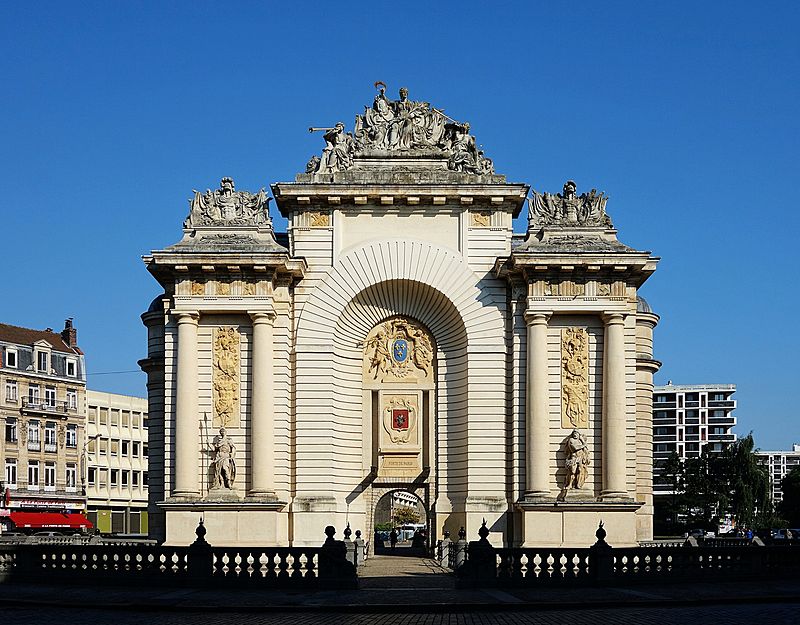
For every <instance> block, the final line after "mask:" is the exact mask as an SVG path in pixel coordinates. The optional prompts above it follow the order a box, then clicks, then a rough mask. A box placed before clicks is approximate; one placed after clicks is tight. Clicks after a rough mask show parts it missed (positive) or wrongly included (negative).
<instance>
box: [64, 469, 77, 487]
mask: <svg viewBox="0 0 800 625" xmlns="http://www.w3.org/2000/svg"><path fill="white" fill-rule="evenodd" d="M77 484H78V469H77V467H76V466H75V465H74V464H68V465H67V469H66V472H65V473H64V485H65V486H66V489H67V492H70V493H71V492H75V490H77Z"/></svg>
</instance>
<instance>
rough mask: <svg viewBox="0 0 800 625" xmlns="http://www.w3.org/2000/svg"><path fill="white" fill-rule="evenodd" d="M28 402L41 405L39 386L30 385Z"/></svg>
mask: <svg viewBox="0 0 800 625" xmlns="http://www.w3.org/2000/svg"><path fill="white" fill-rule="evenodd" d="M28 402H29V403H31V404H38V403H39V385H38V384H30V385H29V386H28Z"/></svg>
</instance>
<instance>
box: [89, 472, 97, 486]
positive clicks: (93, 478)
mask: <svg viewBox="0 0 800 625" xmlns="http://www.w3.org/2000/svg"><path fill="white" fill-rule="evenodd" d="M95 484H97V469H95V468H94V467H89V486H94V485H95Z"/></svg>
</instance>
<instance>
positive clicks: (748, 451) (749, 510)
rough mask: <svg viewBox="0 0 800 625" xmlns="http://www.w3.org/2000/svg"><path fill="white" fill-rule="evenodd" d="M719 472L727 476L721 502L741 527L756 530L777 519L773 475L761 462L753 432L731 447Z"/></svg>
mask: <svg viewBox="0 0 800 625" xmlns="http://www.w3.org/2000/svg"><path fill="white" fill-rule="evenodd" d="M718 471H719V472H720V473H721V474H722V475H724V488H722V489H721V497H720V503H721V505H722V506H723V507H724V508H727V509H729V510H730V512H731V513H732V514H733V515H734V517H735V518H736V522H737V524H738V525H739V527H755V526H758V525H760V524H761V523H764V522H767V519H771V518H772V517H773V516H774V515H773V509H772V501H771V498H770V489H769V475H768V473H767V471H766V469H765V468H764V467H763V466H761V465H760V464H759V462H758V458H757V456H756V454H755V443H754V442H753V433H752V432H751V433H750V434H748V435H747V436H745V437H744V438H740V439H739V440H737V441H736V442H734V443H731V444H730V445H729V446H728V448H727V449H726V450H725V451H724V452H723V453H722V455H721V456H720V457H719V467H718Z"/></svg>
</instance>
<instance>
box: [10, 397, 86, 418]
mask: <svg viewBox="0 0 800 625" xmlns="http://www.w3.org/2000/svg"><path fill="white" fill-rule="evenodd" d="M22 409H23V410H25V411H28V412H41V413H46V414H69V413H70V412H75V411H76V410H77V408H74V407H72V406H70V405H69V404H68V403H67V402H65V401H48V400H46V399H45V400H41V399H37V398H31V397H23V398H22Z"/></svg>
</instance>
